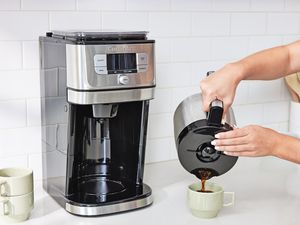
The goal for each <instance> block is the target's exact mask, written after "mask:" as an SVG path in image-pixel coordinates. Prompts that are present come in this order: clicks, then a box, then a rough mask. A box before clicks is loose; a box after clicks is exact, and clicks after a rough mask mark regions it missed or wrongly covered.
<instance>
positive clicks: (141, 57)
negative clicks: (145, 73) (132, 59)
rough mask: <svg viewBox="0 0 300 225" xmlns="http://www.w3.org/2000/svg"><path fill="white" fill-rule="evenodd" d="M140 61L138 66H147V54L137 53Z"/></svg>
mask: <svg viewBox="0 0 300 225" xmlns="http://www.w3.org/2000/svg"><path fill="white" fill-rule="evenodd" d="M137 55H138V59H137V64H138V65H147V64H148V56H147V54H146V53H137Z"/></svg>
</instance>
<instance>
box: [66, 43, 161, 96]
mask: <svg viewBox="0 0 300 225" xmlns="http://www.w3.org/2000/svg"><path fill="white" fill-rule="evenodd" d="M115 53H135V54H138V56H139V54H144V57H146V56H147V57H146V58H147V64H145V65H137V70H138V72H137V73H129V74H128V76H130V82H128V84H126V85H123V84H120V83H119V82H118V76H119V74H127V73H119V74H109V75H105V74H107V73H108V72H107V68H106V67H95V64H94V57H95V55H99V54H100V55H101V54H105V55H106V54H115ZM145 55H146V56H145ZM66 67H67V70H66V71H67V87H69V88H72V89H75V90H82V91H85V90H89V91H93V90H105V89H118V88H120V87H121V86H126V87H127V88H135V87H139V86H143V87H145V86H149V87H151V86H154V85H155V82H156V81H155V62H154V43H140V44H111V45H72V44H66Z"/></svg>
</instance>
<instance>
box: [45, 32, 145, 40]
mask: <svg viewBox="0 0 300 225" xmlns="http://www.w3.org/2000/svg"><path fill="white" fill-rule="evenodd" d="M147 34H148V32H147V31H112V30H104V31H98V30H54V31H51V32H48V33H47V36H48V37H55V38H62V39H66V40H78V39H94V40H108V41H109V40H145V39H146V38H147Z"/></svg>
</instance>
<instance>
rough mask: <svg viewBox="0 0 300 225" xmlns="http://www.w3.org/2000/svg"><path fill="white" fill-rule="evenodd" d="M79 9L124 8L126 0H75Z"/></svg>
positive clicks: (113, 9)
mask: <svg viewBox="0 0 300 225" xmlns="http://www.w3.org/2000/svg"><path fill="white" fill-rule="evenodd" d="M77 5H78V9H79V10H93V11H94V10H112V11H119V10H125V9H126V0H77Z"/></svg>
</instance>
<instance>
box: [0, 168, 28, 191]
mask: <svg viewBox="0 0 300 225" xmlns="http://www.w3.org/2000/svg"><path fill="white" fill-rule="evenodd" d="M31 192H33V172H32V170H31V169H26V168H4V169H0V197H7V196H19V195H25V194H28V193H31Z"/></svg>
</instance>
